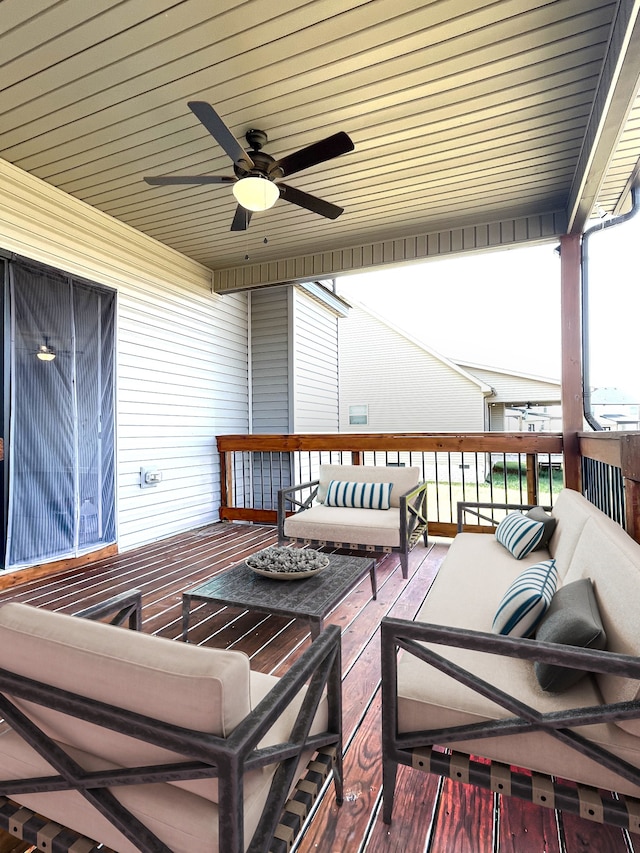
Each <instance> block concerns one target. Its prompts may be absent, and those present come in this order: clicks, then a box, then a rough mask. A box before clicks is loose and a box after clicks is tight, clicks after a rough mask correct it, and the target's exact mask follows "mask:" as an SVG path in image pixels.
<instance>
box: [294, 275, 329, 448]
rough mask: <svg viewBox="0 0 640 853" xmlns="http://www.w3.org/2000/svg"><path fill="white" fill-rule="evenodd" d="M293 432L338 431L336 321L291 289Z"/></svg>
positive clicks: (304, 295)
mask: <svg viewBox="0 0 640 853" xmlns="http://www.w3.org/2000/svg"><path fill="white" fill-rule="evenodd" d="M293 297H294V302H293V305H294V311H295V319H294V323H293V328H294V335H295V341H294V368H293V371H292V373H293V377H294V383H295V386H294V432H336V431H337V430H338V426H339V423H338V403H339V400H338V320H337V318H336V316H335V315H334V314H332V313H331V312H329V311H327V310H325V309H323V308H322V306H320V305H319V304H318V303H317V302H316V301H315V300H313V299H310V298H309V297H308V296H307V295H306V294H305V293H302V292H301V291H299V290H297V289H295V288H294V290H293Z"/></svg>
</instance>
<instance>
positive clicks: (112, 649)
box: [0, 603, 250, 766]
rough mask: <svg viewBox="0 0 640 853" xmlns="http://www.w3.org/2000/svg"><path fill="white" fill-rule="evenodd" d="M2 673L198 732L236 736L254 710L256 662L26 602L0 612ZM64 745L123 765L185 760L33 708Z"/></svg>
mask: <svg viewBox="0 0 640 853" xmlns="http://www.w3.org/2000/svg"><path fill="white" fill-rule="evenodd" d="M0 668H2V669H7V670H9V671H11V672H15V673H19V674H21V675H24V676H27V677H28V678H33V679H35V680H37V681H40V682H42V683H45V684H48V685H52V686H54V687H59V688H61V689H63V690H70V691H72V692H74V693H79V694H81V695H83V696H86V697H89V698H91V699H96V700H98V701H100V702H106V703H108V704H111V705H117V706H119V707H122V708H125V709H127V710H130V711H134V712H136V713H139V714H144V715H146V716H150V717H155V718H157V719H160V720H163V721H165V722H168V723H172V724H176V725H180V726H184V727H185V728H188V729H195V730H197V731H202V732H208V733H210V734H213V735H217V736H220V737H226V736H228V735H229V734H230V733H231V732H232V731H233V729H234V728H235V727H236V726H237V725H238V723H239V722H240V721H241V720H242V719H243V718H244V717H246V716H247V714H248V713H249V711H250V683H249V682H250V669H249V660H248V658H247V657H246V655H244V654H243V653H241V652H231V651H223V650H218V649H206V648H200V647H198V646H192V645H187V644H185V643H181V642H177V641H175V640H167V639H162V638H159V637H153V636H150V635H148V634H142V633H139V632H135V631H130V630H127V629H125V628H115V627H113V626H111V625H104V624H102V623H98V622H91V621H90V620H88V619H79V618H76V617H73V616H65V615H62V614H59V613H52V612H50V611H46V610H42V609H40V608H37V607H30V606H28V605H23V604H13V603H12V604H6V605H4V606H3V607H0ZM17 704H19V705H20V707H21V708H23V710H25V713H27V714H28V715H29V716H30V717H31V718H32V719H34V720H35V721H36V723H37V724H38V725H40V726H41V727H42V728H43V729H44V730H45V731H46V732H47V733H48V734H49V735H50V736H51V737H53V738H54V739H55V740H57V741H59V742H61V743H65V744H68V745H69V746H72V747H76V748H78V749H81V750H82V751H84V752H87V753H93V754H94V755H97V756H100V757H101V758H103V759H105V760H107V761H110V762H112V763H113V764H116V765H120V766H127V765H132V764H134V763H150V764H157V763H160V762H162V761H171V760H175V754H174V753H170V752H168V751H167V750H164V749H160V748H159V747H156V746H154V745H152V744H147V743H144V742H143V741H138V740H135V739H133V738H130V737H128V736H126V735H122V734H120V733H119V732H112V731H108V730H106V729H103V728H98V727H96V726H94V725H93V724H91V723H88V722H85V721H83V720H79V719H76V718H71V717H68V716H66V715H64V714H60V713H58V712H56V711H53V710H52V709H50V708H47V707H44V706H40V705H36V704H32V703H28V702H23V701H22V700H20V701H19V702H18V703H17Z"/></svg>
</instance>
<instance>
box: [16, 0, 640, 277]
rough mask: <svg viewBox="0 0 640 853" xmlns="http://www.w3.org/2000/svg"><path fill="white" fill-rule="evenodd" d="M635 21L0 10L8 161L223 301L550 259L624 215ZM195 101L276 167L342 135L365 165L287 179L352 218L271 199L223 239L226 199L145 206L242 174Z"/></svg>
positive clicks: (528, 11) (240, 5)
mask: <svg viewBox="0 0 640 853" xmlns="http://www.w3.org/2000/svg"><path fill="white" fill-rule="evenodd" d="M638 5H639V4H638V3H636V2H634V0H620V2H613V0H555V1H554V2H548V0H533V2H530V3H526V4H523V3H522V2H520V0H437V2H436V0H396V2H394V3H393V4H391V3H389V2H388V0H331V2H329V0H228V2H225V3H210V2H203V0H145V2H144V3H141V2H139V0H120V2H115V0H104V2H100V3H95V4H94V3H87V2H86V0H65V2H64V3H61V2H54V0H43V2H39V3H37V4H31V3H25V2H24V0H3V2H2V34H1V35H0V46H1V55H2V61H3V69H2V88H3V95H2V100H1V102H0V117H1V119H2V120H1V121H0V157H1V158H3V159H4V161H6V162H7V163H9V164H14V165H15V166H17V167H19V168H20V169H22V170H25V171H27V172H29V173H30V174H32V175H34V176H36V177H38V178H41V179H42V180H43V181H45V182H48V183H50V184H52V185H53V186H54V187H58V188H60V189H61V190H63V191H64V192H66V193H69V194H71V195H72V196H75V197H77V198H79V199H82V200H83V201H85V202H87V203H88V204H90V205H92V206H94V207H96V208H97V209H99V210H100V211H103V212H106V213H108V214H110V215H111V216H114V217H116V218H117V219H119V220H122V221H123V222H125V223H127V224H128V225H131V226H133V227H134V228H136V229H139V230H140V231H142V232H143V233H145V234H148V235H150V236H152V237H154V238H155V239H157V240H159V241H161V242H163V243H165V244H167V245H168V246H171V247H172V248H174V249H176V250H178V251H180V252H182V253H184V254H185V255H187V256H189V257H190V258H192V259H194V260H196V261H198V262H199V263H201V264H203V265H205V266H207V267H209V268H210V269H212V270H214V287H215V289H216V290H218V291H220V292H225V291H230V290H235V289H243V288H248V287H254V286H261V285H264V284H269V283H280V282H283V281H292V280H297V281H302V280H313V279H322V278H329V277H332V276H334V275H338V274H344V273H345V272H349V271H362V270H363V269H365V268H374V267H379V266H383V265H385V264H398V263H402V262H407V261H411V260H414V259H425V258H427V257H431V256H434V255H438V254H447V253H451V252H458V251H477V250H478V249H482V248H487V247H498V246H502V245H509V244H513V243H514V242H518V241H527V240H542V239H553V238H555V237H557V236H558V235H559V234H562V233H565V232H575V231H581V230H582V229H583V227H584V225H585V222H586V221H587V220H588V219H589V217H590V216H591V214H592V212H593V210H594V209H597V210H601V211H604V212H608V213H612V214H615V213H616V212H620V211H622V210H624V209H625V205H628V193H629V189H630V187H631V185H632V183H633V182H634V181H636V180H637V168H638V154H639V153H640V121H639V118H640V105H639V103H638V100H637V91H638V81H639V79H640V24H639V22H638V18H639V16H640V10H639V8H638ZM34 8H35V9H36V11H34ZM190 100H204V101H207V102H209V103H211V104H212V105H214V106H215V108H216V110H217V111H218V112H219V114H220V115H221V116H222V117H223V118H224V120H225V121H226V123H227V124H228V126H229V127H230V128H231V130H232V132H233V134H234V135H235V136H236V138H237V139H239V140H240V141H241V142H244V133H245V132H246V131H247V130H248V129H249V128H256V127H257V128H260V129H262V130H264V131H266V132H267V134H268V136H269V142H268V144H267V145H266V146H265V150H266V151H268V152H269V153H270V154H273V155H274V156H276V157H279V156H281V155H283V154H288V153H291V152H294V151H296V150H298V149H299V148H301V147H304V146H307V145H309V144H311V143H314V142H316V141H317V140H319V139H322V138H324V137H326V136H328V135H330V134H333V133H336V132H338V131H346V132H347V133H348V134H349V135H350V136H351V138H352V139H353V142H354V143H355V151H353V152H352V153H349V154H344V155H342V156H341V157H339V158H337V159H335V160H332V161H330V162H329V163H326V164H324V165H321V166H315V167H312V168H310V169H307V170H304V171H302V172H300V173H298V174H296V175H293V176H292V177H291V178H290V179H288V182H290V184H291V185H292V186H294V187H295V188H297V189H299V190H303V191H304V192H307V193H311V194H314V195H317V196H319V197H321V198H322V199H325V200H326V201H329V202H332V203H333V204H337V205H340V206H342V207H344V209H345V212H344V214H343V215H342V216H340V218H338V219H336V220H334V221H332V220H329V219H324V218H322V217H320V216H318V215H317V214H314V213H311V212H309V211H307V210H304V209H302V208H300V207H297V206H295V205H293V204H288V203H286V202H285V201H283V200H279V201H278V202H277V203H276V205H275V207H274V208H273V209H272V210H270V211H268V212H266V213H263V214H255V215H254V217H253V220H252V222H251V225H250V228H249V230H248V231H246V232H240V233H231V232H230V231H229V227H230V223H231V220H232V217H233V213H234V210H235V202H234V200H233V196H232V193H231V189H230V187H229V186H228V185H218V186H216V185H214V186H211V185H209V186H177V187H176V186H171V187H150V186H147V185H146V184H145V183H144V181H143V180H142V179H143V176H145V175H156V174H166V173H172V174H194V173H195V174H208V175H216V174H223V175H232V174H233V171H232V168H231V161H230V159H229V157H228V156H227V155H226V154H224V152H223V151H222V150H221V148H220V146H219V145H218V144H217V143H216V142H215V141H214V140H213V138H212V137H211V136H210V135H209V133H208V132H207V131H206V130H205V128H204V127H203V125H202V124H201V123H200V122H199V121H198V120H197V119H196V118H195V116H194V115H193V113H192V112H191V111H190V110H189V109H188V108H187V102H188V101H190ZM1 165H2V164H0V166H1ZM5 165H6V164H5ZM1 173H2V169H1V168H0V175H1Z"/></svg>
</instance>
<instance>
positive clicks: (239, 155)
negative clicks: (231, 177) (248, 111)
mask: <svg viewBox="0 0 640 853" xmlns="http://www.w3.org/2000/svg"><path fill="white" fill-rule="evenodd" d="M187 106H188V107H189V109H190V110H191V112H192V113H193V114H194V115H195V116H196V118H198V119H199V120H200V121H201V122H202V124H203V125H204V126H205V127H206V128H207V130H208V131H209V133H210V134H211V136H213V138H214V139H215V140H216V142H217V143H218V145H219V146H220V147H221V148H222V149H223V150H224V151H226V152H227V154H228V155H229V157H231V159H232V160H233V162H234V163H237V164H238V166H243V167H244V168H246V169H247V170H251V169H253V167H254V163H253V160H252V159H251V157H249V155H248V154H247V152H246V151H245V150H244V148H243V147H242V145H240V143H239V142H238V140H237V139H236V138H235V136H234V135H233V133H231V131H230V130H229V128H228V127H227V125H226V124H225V123H224V122H223V120H222V119H221V118H220V116H219V115H218V113H217V112H216V111H215V110H214V108H213V107H212V106H211V104H208V103H207V102H206V101H189V102H188V103H187Z"/></svg>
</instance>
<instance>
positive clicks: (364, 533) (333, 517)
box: [284, 504, 400, 548]
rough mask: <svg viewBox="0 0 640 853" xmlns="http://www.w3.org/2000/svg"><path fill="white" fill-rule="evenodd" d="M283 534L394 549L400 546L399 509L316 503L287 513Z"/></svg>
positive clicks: (299, 537) (294, 537) (292, 536)
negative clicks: (362, 507) (294, 512)
mask: <svg viewBox="0 0 640 853" xmlns="http://www.w3.org/2000/svg"><path fill="white" fill-rule="evenodd" d="M284 533H285V536H287V537H289V538H290V539H313V540H319V541H326V542H342V543H344V544H345V545H373V546H378V547H389V548H397V547H399V545H400V510H399V509H396V508H394V507H391V509H389V510H379V509H358V508H356V507H353V508H352V507H350V508H345V507H335V506H325V505H324V504H318V505H317V506H313V507H311V508H310V509H306V510H303V511H302V512H298V513H296V514H295V515H292V516H289V518H287V519H286V520H285V523H284Z"/></svg>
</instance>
